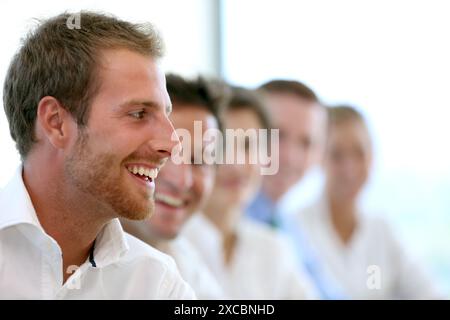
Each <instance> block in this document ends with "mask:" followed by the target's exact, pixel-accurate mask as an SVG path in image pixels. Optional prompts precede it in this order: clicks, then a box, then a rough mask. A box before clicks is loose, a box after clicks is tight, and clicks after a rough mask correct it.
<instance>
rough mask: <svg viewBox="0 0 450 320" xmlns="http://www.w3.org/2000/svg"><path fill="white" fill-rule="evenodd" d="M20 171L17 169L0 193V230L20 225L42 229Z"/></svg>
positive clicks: (20, 167) (20, 168)
mask: <svg viewBox="0 0 450 320" xmlns="http://www.w3.org/2000/svg"><path fill="white" fill-rule="evenodd" d="M22 169H23V168H22V166H19V168H17V170H16V172H15V174H14V176H13V177H12V179H11V180H10V181H9V183H8V184H7V185H6V186H5V188H4V189H3V190H1V192H0V208H1V214H0V230H1V229H4V228H7V227H10V226H13V225H17V224H22V223H25V224H31V225H34V226H36V227H38V228H41V229H42V226H41V224H40V223H39V220H38V218H37V215H36V211H35V210H34V207H33V203H32V202H31V198H30V195H29V194H28V192H27V189H26V188H25V185H24V183H23V179H22Z"/></svg>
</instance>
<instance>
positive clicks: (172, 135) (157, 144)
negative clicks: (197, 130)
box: [152, 115, 181, 159]
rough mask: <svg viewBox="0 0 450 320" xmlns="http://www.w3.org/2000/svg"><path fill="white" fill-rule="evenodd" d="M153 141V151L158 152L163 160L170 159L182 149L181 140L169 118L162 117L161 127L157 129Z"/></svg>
mask: <svg viewBox="0 0 450 320" xmlns="http://www.w3.org/2000/svg"><path fill="white" fill-rule="evenodd" d="M154 135H155V136H156V137H155V139H152V140H153V146H152V147H153V149H154V150H156V152H157V153H158V155H159V156H160V157H161V159H166V158H170V156H171V155H172V154H174V153H175V152H176V151H175V150H176V148H181V143H180V139H179V137H178V135H177V133H176V131H175V129H174V127H173V125H172V122H170V120H169V118H168V117H167V116H165V115H164V116H162V118H161V121H159V125H158V126H157V128H155V131H154Z"/></svg>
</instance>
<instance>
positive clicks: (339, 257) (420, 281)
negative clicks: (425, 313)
mask: <svg viewBox="0 0 450 320" xmlns="http://www.w3.org/2000/svg"><path fill="white" fill-rule="evenodd" d="M296 221H297V224H298V226H299V228H300V229H301V230H302V232H303V233H304V235H305V237H306V239H307V240H308V241H309V243H310V245H311V247H312V248H313V249H314V250H315V253H316V255H317V257H318V258H319V259H320V262H322V263H323V264H324V266H325V267H326V268H327V269H328V271H329V272H330V274H331V275H332V276H333V277H334V278H335V280H336V281H337V283H338V284H339V285H340V286H341V288H342V289H343V290H344V291H345V294H346V295H347V296H348V298H351V299H438V298H442V297H443V296H442V295H441V294H440V292H439V290H438V289H437V288H436V287H435V285H434V283H433V282H432V281H431V279H430V278H429V277H428V275H427V274H426V272H425V271H424V268H423V266H422V265H421V264H420V263H419V262H418V261H416V260H415V259H413V258H412V255H410V254H409V253H408V252H407V250H406V248H405V247H403V246H402V245H401V243H400V241H399V240H398V239H397V237H396V235H395V233H394V231H393V230H392V229H391V228H390V227H389V225H388V224H387V222H386V221H384V219H382V218H381V217H375V216H370V215H367V214H363V213H359V215H358V225H357V228H356V230H355V231H354V233H353V235H352V237H351V239H350V240H349V242H348V243H347V244H344V243H343V242H342V241H341V239H340V238H339V236H338V235H337V233H336V231H335V229H334V228H333V225H332V222H331V217H330V213H329V210H328V207H327V204H326V201H325V199H324V196H322V197H321V198H320V199H319V200H318V201H316V203H314V204H313V205H311V206H309V207H308V208H305V209H303V210H302V211H300V212H299V213H298V215H297V216H296Z"/></svg>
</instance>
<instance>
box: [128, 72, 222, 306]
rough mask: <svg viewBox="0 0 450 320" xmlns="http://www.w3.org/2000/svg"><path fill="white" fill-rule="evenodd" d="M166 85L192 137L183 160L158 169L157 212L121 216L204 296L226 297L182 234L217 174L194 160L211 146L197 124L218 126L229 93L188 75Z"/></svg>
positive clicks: (179, 123) (178, 124)
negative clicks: (130, 217) (137, 218)
mask: <svg viewBox="0 0 450 320" xmlns="http://www.w3.org/2000/svg"><path fill="white" fill-rule="evenodd" d="M223 88H224V89H225V88H226V87H223ZM167 89H168V92H169V95H170V97H171V100H172V102H173V112H172V114H171V115H170V119H171V121H172V122H173V125H174V127H175V128H176V129H177V130H182V131H183V132H185V133H188V135H189V136H190V138H191V139H190V140H188V141H183V146H184V149H183V152H182V157H183V161H180V162H181V163H176V161H171V160H169V161H168V162H167V164H166V165H165V167H164V168H163V169H162V170H161V172H160V174H159V177H158V181H157V184H156V193H155V199H156V213H155V215H154V216H153V217H151V219H146V220H145V221H130V220H125V219H122V220H121V221H122V224H123V226H124V228H125V230H126V231H128V232H130V233H131V234H132V235H134V236H136V237H138V238H139V239H141V240H143V241H145V242H146V243H148V244H150V245H152V246H154V247H156V248H158V249H160V250H161V251H163V252H165V253H167V254H169V255H171V256H172V257H173V258H174V259H175V262H176V264H177V266H178V268H179V270H180V273H181V276H182V277H183V278H184V279H185V280H186V281H187V282H188V283H189V284H190V285H191V286H192V288H193V289H194V290H195V293H196V295H197V296H198V297H199V298H201V299H217V298H224V295H223V291H222V289H221V288H220V286H219V284H218V283H217V281H216V280H215V278H214V276H213V275H212V274H211V272H210V271H209V269H208V267H207V266H206V264H205V263H204V262H203V261H202V258H201V257H200V255H199V253H198V252H197V251H196V250H195V249H194V247H193V246H192V245H190V243H189V242H188V241H187V240H186V239H185V238H184V237H183V236H181V235H180V232H181V230H182V229H183V226H184V225H185V224H186V222H187V221H188V220H189V218H190V217H191V216H192V215H193V214H194V213H195V212H197V211H199V210H201V209H202V208H203V206H204V204H205V201H206V200H207V198H208V197H209V195H210V193H211V189H212V185H213V182H214V177H215V165H208V164H207V163H205V161H203V159H200V160H201V161H200V162H202V163H198V164H195V163H194V162H195V161H194V155H195V154H196V153H197V154H201V155H202V154H204V152H203V151H204V150H205V148H206V147H207V146H208V141H206V139H203V135H198V134H195V132H196V131H197V130H196V127H195V125H196V124H201V131H202V133H205V132H206V131H207V130H213V129H214V130H217V129H218V128H219V124H220V116H219V110H220V104H221V102H222V101H223V98H224V95H223V93H220V92H222V90H219V88H217V90H213V88H212V87H211V85H208V84H207V83H206V81H205V79H204V78H201V77H200V78H198V79H194V80H188V79H184V78H182V77H180V76H177V75H168V76H167ZM180 133H181V132H180ZM180 137H185V136H184V135H180ZM186 138H187V135H186Z"/></svg>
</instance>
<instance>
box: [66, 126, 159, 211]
mask: <svg viewBox="0 0 450 320" xmlns="http://www.w3.org/2000/svg"><path fill="white" fill-rule="evenodd" d="M121 164H122V163H121V162H118V161H117V159H116V157H115V156H114V154H112V153H101V154H99V153H97V154H96V153H95V150H92V148H90V147H89V143H88V134H87V133H86V132H85V130H84V129H80V130H79V137H78V140H77V141H76V144H75V146H74V150H73V153H72V154H71V155H70V156H69V157H68V158H67V160H66V163H65V176H66V177H65V179H66V183H69V184H71V185H72V186H73V187H74V188H76V190H77V191H78V192H77V194H79V195H80V196H82V197H84V198H83V199H79V201H81V202H86V201H87V200H92V204H95V205H96V208H97V209H98V210H102V211H104V212H99V214H101V215H105V214H106V215H109V216H111V218H116V217H123V218H126V219H131V220H143V219H145V218H148V217H150V216H151V215H152V214H153V212H154V211H155V202H154V199H153V197H154V195H152V196H151V199H148V200H147V201H145V198H144V195H141V194H139V195H136V194H132V193H131V190H127V188H126V186H125V185H124V182H123V179H124V177H123V176H122V175H121V170H120V169H121V168H120V166H121ZM122 174H123V173H122ZM144 201H145V204H144ZM89 202H91V201H89Z"/></svg>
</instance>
